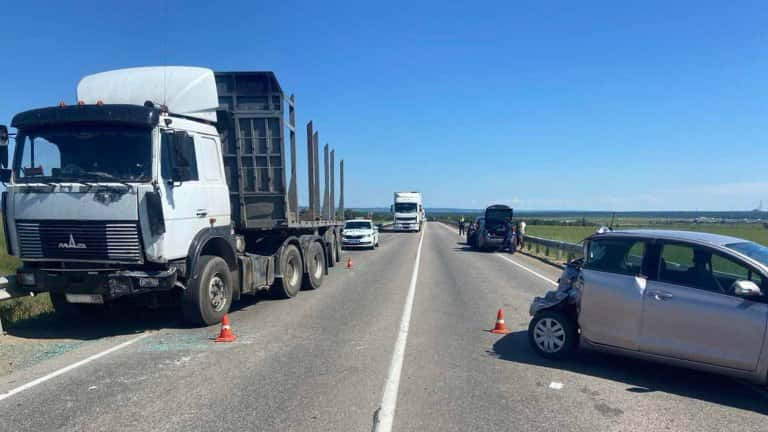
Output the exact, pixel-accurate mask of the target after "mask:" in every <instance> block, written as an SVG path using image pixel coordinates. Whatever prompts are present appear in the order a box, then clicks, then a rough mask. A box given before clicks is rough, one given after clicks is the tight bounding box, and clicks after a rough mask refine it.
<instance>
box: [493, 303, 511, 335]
mask: <svg viewBox="0 0 768 432" xmlns="http://www.w3.org/2000/svg"><path fill="white" fill-rule="evenodd" d="M490 332H491V333H495V334H507V333H509V330H507V326H505V325H504V311H502V310H501V309H499V311H498V312H496V325H495V326H493V329H491V330H490Z"/></svg>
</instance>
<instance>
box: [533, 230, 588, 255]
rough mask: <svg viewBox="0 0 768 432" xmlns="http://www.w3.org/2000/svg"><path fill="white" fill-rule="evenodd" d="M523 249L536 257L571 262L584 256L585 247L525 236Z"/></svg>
mask: <svg viewBox="0 0 768 432" xmlns="http://www.w3.org/2000/svg"><path fill="white" fill-rule="evenodd" d="M523 239H524V241H523V249H524V250H525V251H526V252H530V253H532V254H535V255H545V256H550V255H552V256H553V257H554V258H556V259H557V260H558V261H563V260H565V261H570V260H572V259H574V258H577V257H580V256H582V255H583V254H584V247H583V246H582V245H580V244H576V243H568V242H564V241H559V240H550V239H545V238H541V237H536V236H531V235H525V236H524V237H523Z"/></svg>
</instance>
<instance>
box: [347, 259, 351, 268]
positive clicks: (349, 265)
mask: <svg viewBox="0 0 768 432" xmlns="http://www.w3.org/2000/svg"><path fill="white" fill-rule="evenodd" d="M347 268H348V269H351V268H352V257H349V258H347Z"/></svg>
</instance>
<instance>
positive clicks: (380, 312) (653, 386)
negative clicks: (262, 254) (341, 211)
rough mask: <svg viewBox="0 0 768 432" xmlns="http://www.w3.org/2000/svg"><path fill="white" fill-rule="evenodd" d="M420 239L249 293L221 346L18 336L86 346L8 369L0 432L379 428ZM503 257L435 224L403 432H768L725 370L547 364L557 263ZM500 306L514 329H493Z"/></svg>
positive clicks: (157, 319)
mask: <svg viewBox="0 0 768 432" xmlns="http://www.w3.org/2000/svg"><path fill="white" fill-rule="evenodd" d="M419 238H420V236H419V234H407V233H402V234H400V233H383V234H382V240H381V248H380V249H379V250H377V251H375V252H372V251H351V252H345V260H346V257H347V256H351V257H352V259H353V269H351V270H347V269H344V268H337V269H334V270H333V271H332V272H331V275H330V277H329V278H328V279H326V281H325V284H324V285H323V287H322V288H321V289H320V290H318V291H313V292H302V293H301V294H300V295H299V296H298V297H297V298H295V299H291V300H281V301H277V300H275V301H273V300H265V299H254V300H247V301H244V302H242V303H241V304H239V305H238V306H237V309H238V310H236V311H235V312H233V313H232V314H231V316H230V318H231V322H232V326H233V330H234V332H235V334H236V335H237V337H238V338H237V341H236V342H234V343H231V344H214V343H212V342H211V341H210V338H211V337H213V336H215V334H216V333H217V331H218V329H217V328H215V327H210V328H205V329H190V328H185V327H183V326H179V325H178V324H177V323H178V317H177V316H175V315H173V314H170V315H168V314H162V313H157V312H155V313H145V312H141V313H137V314H136V315H134V316H128V317H119V318H116V321H115V322H112V321H110V322H105V323H101V324H96V326H95V328H94V327H83V326H74V327H73V326H70V325H68V324H66V323H59V324H56V323H53V325H52V326H50V327H47V328H45V329H38V332H39V333H40V334H39V335H36V334H35V330H34V329H33V330H27V331H26V333H23V334H21V335H20V337H27V338H32V337H45V338H70V339H71V338H81V339H82V340H83V341H84V342H83V343H81V344H79V345H77V347H76V348H75V349H72V350H70V351H67V352H65V353H62V354H61V355H57V356H55V357H53V358H50V359H47V360H45V361H41V362H38V363H36V364H34V365H32V366H29V367H26V368H23V369H20V370H16V371H14V372H13V373H11V374H10V375H7V376H3V377H1V378H0V431H25V430H30V431H40V430H46V431H47V430H67V431H68V430H72V431H75V430H77V431H79V430H83V431H90V430H94V431H95V430H154V431H163V430H169V431H170V430H172V431H195V430H211V431H222V430H224V431H225V430H233V431H234V430H259V431H261V430H264V431H271V430H279V431H370V430H371V429H372V427H373V426H374V422H375V418H377V414H378V413H379V408H380V406H381V403H382V398H383V393H384V392H385V384H386V383H387V382H388V380H391V379H392V377H391V376H390V375H391V373H390V371H391V365H392V360H393V352H395V351H396V350H395V343H396V341H397V340H398V339H399V338H403V328H402V326H401V324H402V322H403V321H402V318H403V312H404V306H405V305H406V299H407V297H408V292H409V286H410V284H411V281H412V276H413V271H414V260H415V258H416V253H417V248H418V244H419ZM504 257H506V258H507V259H505V258H502V256H500V255H498V254H495V253H480V252H473V251H470V250H468V249H467V248H466V247H465V245H464V244H463V243H461V242H460V241H459V239H458V235H457V234H456V231H455V230H453V229H452V228H450V227H447V226H445V225H441V224H436V223H430V224H428V225H427V227H426V229H425V231H424V238H423V244H422V250H421V262H420V266H419V268H418V279H416V283H415V285H414V290H415V291H414V297H413V304H412V311H411V314H410V322H409V326H408V328H407V330H408V331H407V342H406V343H405V345H404V351H403V352H404V356H403V358H402V360H403V362H402V370H401V373H400V374H399V376H398V377H395V378H399V386H395V387H396V388H397V393H396V395H397V397H396V406H395V407H394V408H395V411H394V419H393V428H392V430H396V431H433V430H434V431H476V430H477V431H485V430H488V431H506V430H523V431H526V430H531V431H534V430H535V431H541V430H568V431H571V430H573V431H587V430H589V431H594V430H617V431H618V430H718V431H719V430H740V431H744V430H766V429H767V428H768V427H766V420H767V419H768V418H766V417H765V414H766V413H768V398H766V396H765V394H764V393H763V392H762V391H761V390H760V389H757V388H755V387H753V386H751V385H748V384H745V383H742V382H738V381H734V380H731V379H729V378H724V377H718V376H713V375H708V374H704V373H698V372H691V371H687V370H683V369H677V368H672V367H666V366H660V365H657V364H653V363H646V362H641V361H635V360H628V359H624V358H618V357H611V356H605V355H598V354H591V353H582V354H580V355H579V356H578V357H577V358H576V359H575V360H573V361H568V362H551V361H547V360H544V359H541V358H539V357H537V356H536V355H535V354H534V353H533V352H532V351H531V349H530V348H529V347H528V344H527V340H526V337H527V336H526V332H525V329H526V328H527V324H528V319H529V317H528V314H527V308H528V304H529V303H530V300H531V298H532V297H533V296H534V295H541V294H542V293H544V292H545V291H546V290H548V289H550V288H551V287H552V286H553V285H552V284H551V282H548V281H546V280H545V279H543V278H542V277H544V278H549V279H552V280H554V279H556V278H557V276H558V273H559V271H558V270H557V269H554V268H552V267H549V266H548V265H546V264H543V263H541V262H539V261H537V260H535V259H532V258H529V257H525V256H520V255H514V256H510V255H507V254H505V255H504ZM508 260H512V261H514V262H515V263H518V264H519V265H515V264H513V263H512V262H510V261H508ZM521 266H523V267H521ZM531 270H532V271H533V272H536V273H538V275H537V274H534V273H532V272H531ZM499 307H503V308H504V311H505V314H506V323H507V326H508V327H509V328H510V329H511V330H512V332H511V333H510V334H508V335H506V336H498V335H492V334H489V333H488V332H486V331H485V330H487V329H489V328H490V327H492V325H493V321H494V318H495V313H496V309H497V308H499ZM137 338H139V339H137ZM124 343H128V344H127V345H125V346H121V345H120V344H124ZM115 346H120V347H121V348H120V349H119V350H116V351H114V352H111V353H109V354H107V355H104V356H102V357H99V358H96V359H93V360H92V361H89V362H87V363H85V364H82V365H80V366H78V367H75V368H73V369H71V370H65V372H64V373H61V374H60V375H58V376H54V377H52V378H50V379H48V380H46V381H42V382H39V383H38V384H36V385H34V386H31V387H29V388H26V389H24V390H23V391H19V392H17V393H14V394H11V395H10V396H5V397H4V396H3V394H7V392H9V391H13V390H14V389H18V388H19V387H20V386H23V385H25V384H28V383H30V382H32V383H34V382H35V381H34V380H36V379H37V380H40V378H41V377H48V376H49V374H51V373H57V371H61V370H62V368H66V367H71V365H73V364H76V363H77V362H78V361H83V360H86V361H88V360H90V359H91V358H92V356H93V355H98V354H99V353H103V352H104V350H107V349H110V348H112V347H115ZM560 385H562V387H561V388H560ZM386 387H387V388H390V387H391V386H386ZM553 387H554V388H553Z"/></svg>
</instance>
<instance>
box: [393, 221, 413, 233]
mask: <svg viewBox="0 0 768 432" xmlns="http://www.w3.org/2000/svg"><path fill="white" fill-rule="evenodd" d="M392 228H393V229H394V230H395V231H418V230H419V224H416V223H412V224H406V223H396V224H394V225H392Z"/></svg>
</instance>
